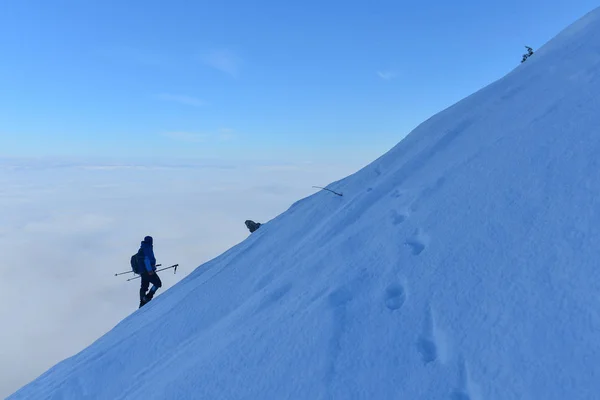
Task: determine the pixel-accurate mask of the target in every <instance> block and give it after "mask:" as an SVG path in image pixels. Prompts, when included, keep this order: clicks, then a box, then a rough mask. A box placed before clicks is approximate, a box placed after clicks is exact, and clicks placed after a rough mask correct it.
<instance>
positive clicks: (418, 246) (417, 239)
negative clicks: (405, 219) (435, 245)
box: [404, 230, 428, 256]
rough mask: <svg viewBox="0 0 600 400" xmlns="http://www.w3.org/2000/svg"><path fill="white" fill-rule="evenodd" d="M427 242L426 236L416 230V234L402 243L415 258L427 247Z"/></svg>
mask: <svg viewBox="0 0 600 400" xmlns="http://www.w3.org/2000/svg"><path fill="white" fill-rule="evenodd" d="M427 241H428V238H427V236H426V235H425V234H424V233H423V232H422V231H421V230H417V232H415V234H414V235H413V236H412V237H411V238H409V239H408V240H406V242H404V243H405V244H406V245H407V246H409V247H410V249H411V251H412V253H413V254H414V255H415V256H418V255H419V254H421V253H422V252H423V250H425V247H427Z"/></svg>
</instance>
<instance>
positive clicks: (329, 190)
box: [313, 186, 343, 196]
mask: <svg viewBox="0 0 600 400" xmlns="http://www.w3.org/2000/svg"><path fill="white" fill-rule="evenodd" d="M313 187H314V188H315V189H321V190H327V191H328V192H331V193H333V194H337V195H338V196H343V194H342V193H338V192H334V191H333V190H331V189H327V188H324V187H321V186H313Z"/></svg>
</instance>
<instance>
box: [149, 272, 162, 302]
mask: <svg viewBox="0 0 600 400" xmlns="http://www.w3.org/2000/svg"><path fill="white" fill-rule="evenodd" d="M148 279H149V281H150V283H152V287H151V288H150V291H149V292H148V294H147V295H146V300H148V301H150V300H152V297H154V293H156V291H157V290H158V289H159V288H160V287H161V286H162V282H161V281H160V278H159V277H158V274H157V273H156V272H155V273H154V274H152V275H150V276H149V277H148Z"/></svg>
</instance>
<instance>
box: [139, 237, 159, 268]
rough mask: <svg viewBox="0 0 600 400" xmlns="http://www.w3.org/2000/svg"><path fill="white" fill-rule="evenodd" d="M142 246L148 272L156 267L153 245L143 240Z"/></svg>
mask: <svg viewBox="0 0 600 400" xmlns="http://www.w3.org/2000/svg"><path fill="white" fill-rule="evenodd" d="M140 248H141V249H142V252H143V253H144V266H145V267H146V270H147V271H148V272H151V271H154V270H155V269H156V258H155V257H154V250H153V249H152V245H151V244H150V243H146V242H142V245H141V246H140Z"/></svg>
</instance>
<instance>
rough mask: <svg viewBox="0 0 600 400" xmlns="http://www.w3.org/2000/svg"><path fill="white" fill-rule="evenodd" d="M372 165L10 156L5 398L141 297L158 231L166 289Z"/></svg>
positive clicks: (3, 289) (3, 286)
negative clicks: (133, 274)
mask: <svg viewBox="0 0 600 400" xmlns="http://www.w3.org/2000/svg"><path fill="white" fill-rule="evenodd" d="M360 166H361V165H358V164H354V165H350V164H349V163H346V164H344V165H341V164H337V165H325V164H320V165H317V164H313V163H297V164H293V163H283V164H282V163H272V164H268V163H256V162H218V161H210V162H203V163H200V162H171V163H160V162H136V163H132V162H128V163H126V162H116V161H110V162H107V161H99V160H97V161H85V162H82V161H81V160H79V161H73V160H58V159H53V160H51V159H38V160H32V159H28V160H19V159H0V300H1V301H0V318H1V320H2V329H0V397H2V398H3V397H5V396H7V395H9V394H11V393H12V392H14V391H15V390H17V389H18V388H19V387H21V386H23V385H24V384H26V383H28V382H29V381H31V380H33V379H34V378H36V377H37V376H39V374H41V373H43V372H44V371H45V370H47V369H48V368H49V367H51V366H52V365H54V364H56V363H57V362H59V361H61V360H63V359H64V358H66V357H69V356H71V355H74V354H76V353H77V352H79V351H80V350H82V349H83V348H84V347H86V346H87V345H89V344H91V343H92V342H93V341H94V340H96V339H97V338H98V337H100V336H101V335H102V334H104V333H106V332H107V331H109V330H110V329H111V328H112V327H113V326H115V325H116V324H117V323H118V322H119V321H121V320H122V319H123V318H124V317H126V316H127V315H129V314H131V313H132V312H134V311H135V310H136V309H137V307H138V303H139V299H138V289H139V280H136V281H132V282H127V281H126V278H127V275H125V276H119V277H115V276H114V274H115V273H117V272H122V271H128V270H129V268H130V267H129V257H130V256H131V254H133V253H135V252H136V251H137V249H138V247H139V244H140V241H141V240H142V239H143V237H144V236H146V235H152V236H153V237H154V239H155V243H154V247H155V254H156V257H157V261H158V262H159V263H162V264H164V265H171V264H174V263H179V265H180V267H179V269H178V271H177V274H176V275H174V274H173V272H172V270H170V271H165V272H162V273H161V274H160V276H161V279H162V281H163V289H161V291H159V293H161V292H164V290H168V289H169V288H170V287H172V286H173V285H174V284H175V283H176V282H178V281H179V280H180V279H182V278H183V277H185V276H186V275H187V274H189V273H190V272H192V271H193V270H194V269H195V268H197V267H198V266H199V265H201V264H202V263H204V262H206V261H208V260H210V259H212V258H214V257H215V256H218V255H219V254H221V253H222V252H223V251H225V250H227V249H228V248H230V247H231V246H232V245H235V244H236V243H239V242H240V241H242V240H244V239H245V238H246V237H247V236H248V235H249V232H248V230H247V229H246V227H245V226H244V221H245V220H246V219H252V220H255V221H258V222H267V221H268V220H270V219H272V218H274V217H276V216H277V215H278V214H280V213H282V212H284V211H285V210H286V209H287V208H288V207H289V206H290V205H291V204H292V203H293V202H295V201H296V200H299V199H300V198H303V197H305V196H307V195H310V194H312V193H314V191H315V190H316V189H313V188H312V186H313V185H321V186H324V185H327V184H328V183H330V182H332V181H334V180H337V179H340V178H343V177H344V176H346V175H348V174H350V173H352V172H354V171H356V170H357V169H358V168H359V167H360Z"/></svg>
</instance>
